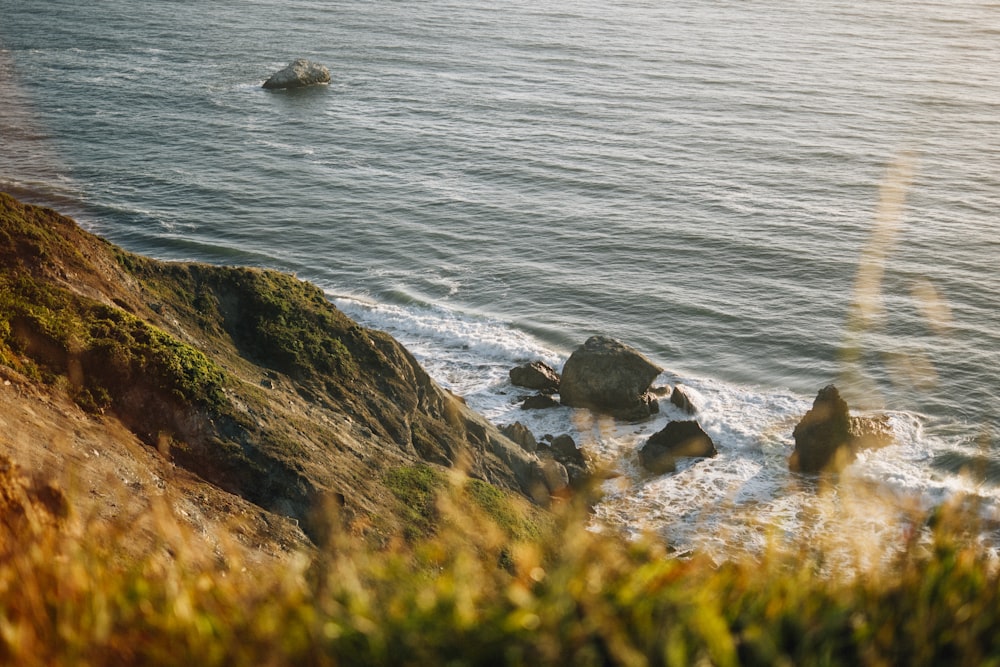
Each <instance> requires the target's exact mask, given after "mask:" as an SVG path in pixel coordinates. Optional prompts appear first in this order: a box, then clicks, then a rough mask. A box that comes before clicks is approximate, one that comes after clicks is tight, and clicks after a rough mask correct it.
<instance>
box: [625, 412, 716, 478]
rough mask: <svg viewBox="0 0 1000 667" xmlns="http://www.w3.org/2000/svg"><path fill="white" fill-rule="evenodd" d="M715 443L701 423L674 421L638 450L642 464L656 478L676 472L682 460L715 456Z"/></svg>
mask: <svg viewBox="0 0 1000 667" xmlns="http://www.w3.org/2000/svg"><path fill="white" fill-rule="evenodd" d="M717 453H718V451H717V450H716V449H715V443H714V442H712V438H710V437H709V435H708V434H707V433H705V431H704V430H702V428H701V426H700V425H699V424H698V422H696V421H694V420H688V421H673V422H670V423H669V424H667V425H666V426H665V427H664V428H663V430H661V431H659V432H657V433H654V434H653V435H652V436H651V437H650V438H649V440H647V441H646V444H645V445H643V446H642V449H640V450H639V462H640V463H641V464H642V467H644V468H645V469H646V470H648V471H650V472H651V473H653V474H655V475H662V474H664V473H668V472H674V471H675V470H676V469H677V459H679V458H682V457H698V458H706V457H713V456H715V455H716V454H717Z"/></svg>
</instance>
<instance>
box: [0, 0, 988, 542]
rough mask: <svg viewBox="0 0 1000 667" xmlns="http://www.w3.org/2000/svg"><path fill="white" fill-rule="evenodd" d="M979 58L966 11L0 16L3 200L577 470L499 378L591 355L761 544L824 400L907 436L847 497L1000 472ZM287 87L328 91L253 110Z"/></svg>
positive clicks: (114, 11)
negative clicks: (391, 375)
mask: <svg viewBox="0 0 1000 667" xmlns="http://www.w3.org/2000/svg"><path fill="white" fill-rule="evenodd" d="M998 43H1000V10H998V8H997V6H996V5H995V4H993V3H987V2H947V3H944V2H942V3H935V2H902V1H895V0H887V1H886V2H878V3H856V2H848V1H846V0H833V1H831V2H824V3H800V2H792V1H791V0H761V1H755V0H750V1H741V2H737V1H722V2H708V1H706V0H702V1H697V0H681V1H678V2H669V3H652V2H639V1H629V2H623V3H612V4H608V3H599V2H590V1H587V0H576V1H574V2H564V1H553V2H547V3H537V2H522V1H519V0H511V1H504V2H497V3H478V2H476V3H473V2H458V1H448V0H427V1H422V2H419V3H418V2H408V1H400V2H379V3H372V2H361V1H350V0H345V1H342V2H307V1H298V2H292V1H281V0H256V1H254V2H245V1H243V0H241V1H239V2H237V1H236V0H220V1H216V2H211V3H204V2H194V1H193V0H174V1H172V2H159V3H144V4H142V5H137V4H136V3H133V2H127V1H126V0H102V1H101V2H96V3H71V2H55V1H54V2H45V3H38V2H30V3H29V2H14V1H13V0H0V85H2V86H3V91H4V100H5V101H4V104H3V106H2V107H0V189H2V190H8V191H11V192H13V193H14V194H16V195H18V196H22V197H24V198H26V199H29V200H32V201H38V202H42V203H48V204H51V205H54V206H56V207H57V208H59V209H60V210H62V211H64V212H67V213H69V214H71V215H74V216H75V217H77V218H78V219H80V220H81V222H83V223H84V224H85V225H86V226H87V227H88V228H90V229H92V230H94V231H96V232H98V233H100V234H102V235H104V236H106V237H107V238H109V239H110V240H112V241H114V242H116V243H119V244H121V245H124V246H126V247H127V248H129V249H131V250H134V251H138V252H143V253H147V254H151V255H154V256H157V257H161V258H168V259H194V260H200V261H209V262H222V263H240V264H252V265H261V266H270V267H276V268H280V269H284V270H289V271H294V272H296V273H297V274H298V275H299V276H300V277H302V278H305V279H308V280H311V281H314V282H316V283H318V284H319V285H321V286H322V287H324V288H325V289H327V290H328V291H329V293H330V294H331V296H332V297H334V298H335V299H336V300H337V303H338V304H339V305H341V307H343V308H345V309H346V310H348V312H350V313H351V314H352V315H354V316H355V317H358V318H359V319H362V320H364V321H367V322H370V323H372V324H376V325H379V326H384V327H385V328H387V329H389V330H390V331H392V332H393V333H395V334H396V335H397V336H398V337H400V338H401V339H402V340H404V342H406V343H407V344H408V345H410V346H411V347H413V348H414V349H415V350H416V351H417V352H418V353H419V354H421V355H422V358H423V359H424V360H425V362H426V363H427V364H428V365H429V366H430V367H431V369H432V371H433V372H434V373H435V374H436V375H437V377H438V378H439V379H440V380H441V381H442V382H444V383H445V384H448V385H449V386H452V387H454V388H456V389H457V390H460V391H462V392H463V393H466V394H468V395H469V396H470V400H471V401H472V402H473V403H474V404H475V405H476V406H477V407H479V408H480V409H482V410H484V411H485V412H487V413H488V414H490V415H491V416H492V417H493V418H494V419H496V420H497V421H512V420H514V419H515V418H520V419H522V420H524V419H527V420H528V421H529V422H532V420H534V421H533V422H532V423H533V426H534V427H535V428H536V429H545V428H550V429H553V430H559V429H562V430H570V431H572V432H574V433H576V434H577V436H578V438H581V439H583V440H586V439H587V436H586V434H585V433H583V432H582V431H581V428H580V427H579V425H578V424H576V423H571V422H572V415H569V414H567V413H564V412H561V411H560V412H557V413H554V414H553V415H551V416H543V417H538V416H532V417H527V418H526V417H524V416H523V415H522V414H521V413H518V412H516V411H514V410H516V408H512V407H511V406H512V405H513V404H512V403H511V401H513V400H514V398H515V397H516V394H515V393H514V392H512V390H511V388H510V387H509V385H506V384H505V380H504V376H505V372H506V368H508V367H509V366H511V365H513V364H514V363H517V362H520V361H523V360H525V359H528V358H533V357H541V358H547V359H549V360H550V361H551V362H552V363H554V364H557V365H558V364H559V363H561V361H562V360H563V359H565V356H566V355H567V354H568V353H569V351H571V350H572V348H573V347H574V346H576V345H577V344H579V343H581V342H582V341H583V340H584V339H585V338H586V337H587V336H589V335H590V334H592V333H603V334H608V335H612V336H615V337H618V338H620V339H622V340H624V341H626V342H628V343H630V344H632V345H634V346H635V347H637V348H639V349H640V350H642V351H643V352H645V353H646V354H647V355H649V356H650V357H652V358H653V359H655V360H656V361H658V362H659V363H661V364H662V365H664V366H665V367H667V368H668V369H670V371H669V372H668V374H667V375H666V376H665V377H664V380H665V381H671V382H672V381H678V380H679V381H683V382H685V383H686V384H688V385H689V386H691V387H693V388H694V389H695V391H698V392H700V396H701V398H702V402H703V404H704V405H703V407H704V408H705V409H704V411H703V415H702V420H703V421H704V422H705V424H706V428H707V430H709V431H710V432H711V433H712V435H713V437H715V438H716V439H717V440H718V441H719V444H720V450H721V451H723V457H722V458H721V459H720V460H719V461H715V462H703V463H704V465H702V464H699V465H700V466H701V467H700V468H697V470H698V471H699V472H698V475H694V473H692V476H693V478H694V479H696V480H697V482H696V485H698V484H700V485H702V486H701V487H699V490H698V491H697V493H700V494H702V495H703V496H704V494H706V493H708V491H706V488H707V487H704V485H706V484H708V485H710V486H712V488H716V489H717V495H718V496H719V497H720V498H725V500H726V502H728V503H731V502H736V505H737V506H739V507H747V506H753V507H757V506H758V505H760V504H761V503H763V504H765V505H766V506H767V507H768V508H769V509H767V510H766V511H762V512H761V515H762V516H764V515H766V516H771V515H770V514H768V512H775V513H779V514H780V513H781V512H783V511H784V510H783V509H781V508H780V507H779V506H781V507H784V505H783V503H786V500H785V499H787V498H788V497H789V496H788V495H787V494H785V493H784V492H783V491H781V489H782V488H783V486H782V485H783V484H784V483H785V481H787V480H786V478H787V472H785V471H784V467H783V462H784V458H785V457H786V456H787V454H788V452H789V450H790V431H791V426H792V425H794V419H795V417H796V416H797V415H800V414H801V412H802V411H804V409H805V408H807V407H808V405H809V401H810V400H811V398H812V396H813V395H814V394H815V392H816V390H817V389H818V388H819V387H821V386H823V385H825V384H827V383H829V382H831V381H837V382H838V383H839V384H840V386H841V387H842V388H843V389H844V391H845V393H846V394H847V396H848V398H849V400H850V401H851V403H852V405H854V406H857V407H858V408H863V407H864V408H875V407H883V408H886V409H888V410H890V411H891V412H892V413H893V414H894V415H895V416H894V419H896V420H897V422H898V428H899V430H900V432H901V433H903V434H905V436H904V440H905V442H903V443H902V444H901V445H900V446H899V447H896V448H890V450H888V451H887V452H882V453H880V454H879V455H878V457H873V458H872V460H863V461H861V462H860V463H859V464H858V470H859V471H860V473H859V474H861V475H862V476H864V475H867V476H868V477H869V478H871V479H873V480H887V481H886V483H887V484H889V485H890V486H891V488H893V489H896V490H897V491H898V492H900V493H904V492H906V493H908V492H911V491H912V492H914V493H916V494H917V495H921V494H924V495H929V497H931V498H932V499H939V498H941V497H943V496H947V495H948V494H950V493H953V492H954V491H955V490H957V489H962V490H966V491H968V490H970V489H971V490H972V491H973V492H975V493H982V494H986V495H987V496H990V497H992V496H993V495H996V494H997V491H996V487H997V484H1000V476H998V475H996V474H993V473H989V472H987V473H986V474H983V475H980V476H979V477H976V475H971V476H970V475H967V474H964V473H962V472H960V471H961V469H962V468H963V467H968V466H965V465H964V464H963V463H962V462H963V461H967V460H978V461H984V462H985V464H984V465H982V466H979V467H978V468H977V469H978V470H986V471H989V470H996V469H1000V455H998V452H997V445H998V441H997V426H996V422H997V399H998V395H1000V379H998V374H997V369H998V367H1000V363H998V361H1000V315H998V313H1000V259H998V258H1000V240H998V238H1000V234H998V232H1000V223H998V222H997V211H998V210H1000V79H998V78H997V76H996V72H1000V49H998V48H997V45H998ZM296 57H308V58H311V59H314V60H316V61H319V62H322V63H324V64H326V65H328V66H329V67H330V69H331V71H332V74H333V81H332V83H331V85H329V86H322V87H317V88H312V89H308V90H303V91H297V92H287V91H286V92H271V91H264V90H262V89H261V88H260V83H261V82H262V81H263V79H264V78H266V77H267V76H268V75H269V74H270V73H271V72H272V71H274V70H276V69H278V68H280V67H282V66H283V65H284V64H286V63H287V62H288V61H290V60H292V59H293V58H296ZM667 417H669V415H667V416H665V417H664V419H665V418H667ZM659 425H662V424H660V423H659V422H658V423H654V424H648V425H645V426H644V427H639V428H638V430H635V429H632V430H628V429H626V432H624V433H610V432H608V431H606V430H605V431H602V432H601V433H599V434H597V435H596V436H594V437H593V438H592V439H593V440H594V443H593V446H594V449H595V451H598V452H604V453H606V454H607V455H608V456H613V457H614V456H617V457H619V458H621V459H622V462H621V465H623V466H625V467H626V468H627V467H628V466H629V465H631V464H630V461H631V459H630V458H629V454H628V451H630V448H631V447H632V446H633V445H634V444H635V441H639V440H641V439H642V438H643V437H645V436H646V435H648V433H649V432H651V430H652V429H654V428H656V427H657V426H659ZM583 430H586V429H583ZM772 434H773V435H772ZM622 457H624V458H622ZM977 457H978V458H977ZM991 466H992V467H991ZM693 470H694V469H693ZM684 479H685V476H684V474H683V473H682V474H681V475H677V476H673V477H668V478H663V479H659V480H645V481H642V482H641V483H640V485H641V486H640V489H639V490H638V491H635V490H633V491H627V492H622V494H621V499H622V502H621V503H620V505H619V506H618V507H617V508H615V510H614V512H617V513H618V514H619V515H621V516H622V517H623V520H625V521H632V522H637V521H638V520H639V519H637V517H643V520H646V519H649V518H650V517H655V516H657V511H660V512H661V513H662V512H666V513H668V514H669V513H671V512H673V513H675V514H676V513H677V512H678V511H680V512H681V514H683V512H684V511H686V510H683V507H686V506H685V505H684V502H685V500H684V499H685V498H688V497H690V495H691V493H693V491H692V489H691V488H690V487H689V486H685V485H686V484H687V482H685V481H684ZM713 480H715V481H713ZM719 480H721V481H719ZM752 480H755V481H752ZM637 483H639V482H637ZM692 483H695V482H692ZM734 485H736V486H735V487H734ZM734 488H737V489H738V490H737V491H734V490H733V489H734ZM739 489H742V490H739ZM740 494H743V495H740ZM709 495H711V494H709ZM644 499H645V500H644ZM734 499H736V500H735V501H734ZM741 499H742V500H741ZM720 502H721V500H720ZM664 507H666V508H667V509H666V510H663V508H664ZM656 508H660V510H657V509H656ZM678 508H681V510H678ZM727 511H728V510H727ZM787 515H788V516H790V517H794V515H795V510H794V508H793V509H790V510H789V511H788V512H787ZM664 520H665V519H664Z"/></svg>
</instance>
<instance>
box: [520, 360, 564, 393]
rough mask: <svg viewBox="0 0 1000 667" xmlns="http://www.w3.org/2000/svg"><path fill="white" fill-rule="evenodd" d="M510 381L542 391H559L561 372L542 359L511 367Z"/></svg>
mask: <svg viewBox="0 0 1000 667" xmlns="http://www.w3.org/2000/svg"><path fill="white" fill-rule="evenodd" d="M510 382H511V384H513V385H514V386H515V387H524V388H526V389H536V390H538V391H540V392H542V393H555V392H558V391H559V374H558V373H556V372H555V370H553V369H552V368H551V367H550V366H549V365H548V364H546V363H544V362H542V361H532V362H531V363H530V364H524V365H522V366H518V367H517V368H512V369H510Z"/></svg>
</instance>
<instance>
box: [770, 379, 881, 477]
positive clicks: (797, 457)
mask: <svg viewBox="0 0 1000 667" xmlns="http://www.w3.org/2000/svg"><path fill="white" fill-rule="evenodd" d="M792 437H794V438H795V451H794V452H792V456H791V457H790V458H789V459H788V467H789V468H790V469H791V470H794V471H798V472H807V473H819V472H824V471H832V472H836V471H839V470H843V469H844V467H846V466H847V465H848V464H849V463H851V462H852V461H853V460H854V459H855V457H856V456H857V454H858V452H859V451H861V450H862V449H868V448H873V447H883V446H885V445H887V444H889V443H891V442H892V439H893V436H892V428H891V426H890V425H889V421H888V417H887V416H885V415H879V416H875V417H851V414H850V409H849V408H848V407H847V402H846V401H844V399H843V398H841V397H840V392H839V391H838V390H837V388H836V387H835V386H834V385H832V384H831V385H827V386H826V387H823V388H822V389H820V390H819V393H818V394H816V400H814V401H813V406H812V409H810V410H809V411H808V412H806V414H805V416H804V417H802V420H801V421H800V422H799V423H798V424H797V425H796V426H795V430H794V431H793V432H792Z"/></svg>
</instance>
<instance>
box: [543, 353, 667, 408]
mask: <svg viewBox="0 0 1000 667" xmlns="http://www.w3.org/2000/svg"><path fill="white" fill-rule="evenodd" d="M662 372H663V369H662V368H660V367H659V366H657V365H656V364H654V363H653V362H652V361H650V360H649V359H647V358H646V357H645V356H643V355H642V354H641V353H640V352H638V351H637V350H635V349H633V348H631V347H629V346H627V345H624V344H623V343H620V342H618V341H617V340H614V339H612V338H606V337H604V336H592V337H591V338H589V339H587V342H586V343H584V344H583V345H581V346H580V347H579V348H577V349H576V350H575V351H574V352H573V354H572V355H570V358H569V359H568V360H567V361H566V364H565V366H564V367H563V373H562V382H561V383H560V387H559V396H560V398H561V400H562V403H563V405H568V406H570V407H574V408H589V409H591V410H595V411H598V412H604V413H607V414H610V415H612V416H614V417H617V418H619V419H625V420H630V421H638V420H641V419H645V418H647V417H649V416H650V415H651V414H655V413H657V412H659V404H658V403H657V402H656V398H655V397H654V396H653V395H652V394H650V392H649V386H650V384H651V383H652V382H653V380H654V379H656V376H657V375H659V374H660V373H662Z"/></svg>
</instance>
